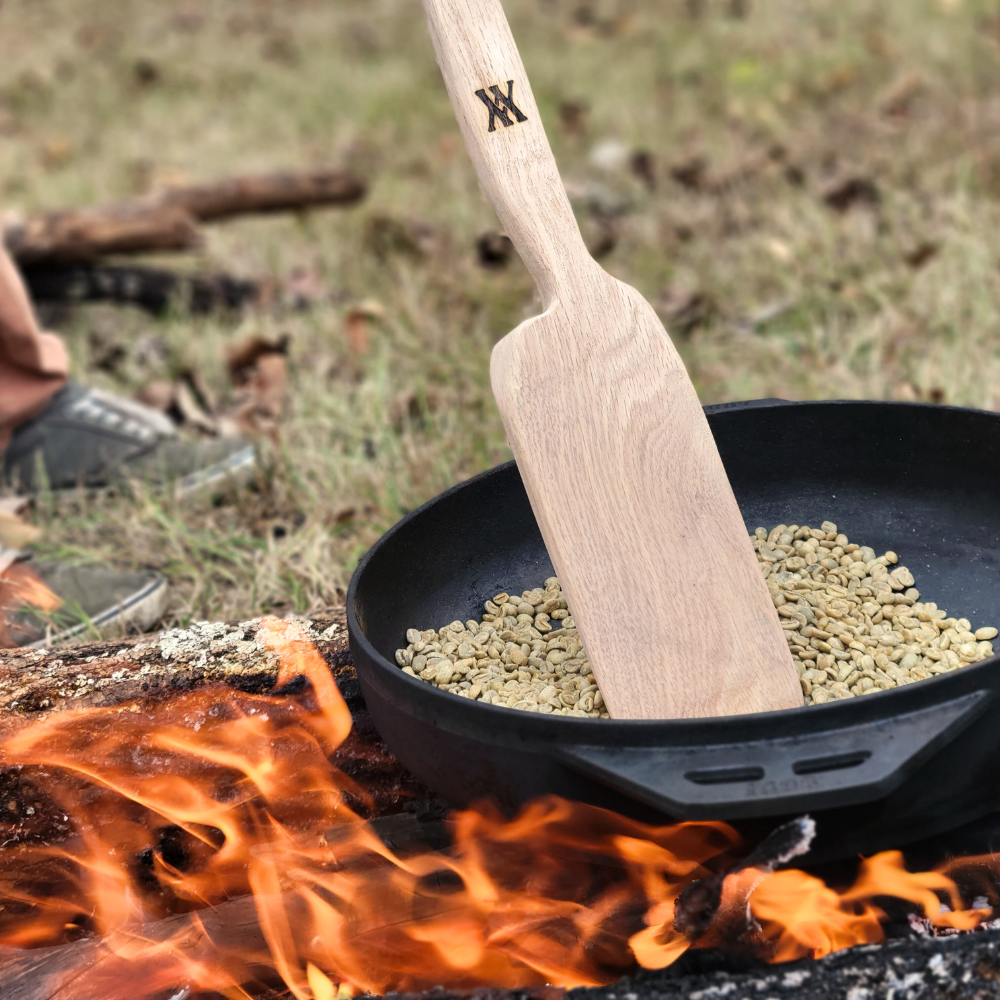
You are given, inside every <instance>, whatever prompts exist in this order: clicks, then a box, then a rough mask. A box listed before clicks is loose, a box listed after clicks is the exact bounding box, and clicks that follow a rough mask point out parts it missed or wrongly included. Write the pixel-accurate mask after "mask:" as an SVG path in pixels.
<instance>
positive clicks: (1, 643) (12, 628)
mask: <svg viewBox="0 0 1000 1000" xmlns="http://www.w3.org/2000/svg"><path fill="white" fill-rule="evenodd" d="M62 603H63V602H62V599H61V598H60V597H59V596H58V595H57V594H54V593H53V592H52V591H51V590H50V589H49V588H48V587H47V586H46V585H45V583H44V582H43V581H42V580H41V578H40V577H39V576H38V574H36V573H35V572H34V571H32V570H31V569H30V568H29V567H28V565H27V564H26V563H23V562H14V563H11V564H10V565H9V566H7V567H6V568H5V569H4V570H2V571H0V647H10V646H16V645H17V634H18V632H20V631H21V629H20V628H19V626H18V625H17V623H16V622H15V621H13V620H12V619H11V618H9V617H8V616H9V615H11V614H15V613H16V612H18V611H22V610H24V609H25V608H31V609H34V610H35V611H41V612H45V613H51V612H52V611H57V610H58V609H59V608H60V607H62ZM21 641H22V642H23V641H24V640H23V639H22V640H21Z"/></svg>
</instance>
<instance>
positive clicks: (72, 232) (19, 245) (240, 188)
mask: <svg viewBox="0 0 1000 1000" xmlns="http://www.w3.org/2000/svg"><path fill="white" fill-rule="evenodd" d="M366 190H367V188H366V185H365V182H364V181H363V180H361V179H360V178H359V177H356V176H355V175H353V174H350V173H347V172H344V171H335V170H314V171H301V172H285V173H275V174H262V175H259V176H250V177H232V178H227V179H224V180H221V181H215V182H212V183H209V184H194V185H185V186H178V187H172V188H168V189H167V190H165V191H163V192H162V193H160V194H157V195H154V196H152V197H149V198H145V199H142V200H139V201H134V202H126V203H124V204H119V205H105V206H97V207H94V208H87V209H79V210H69V211H63V212H45V213H41V214H39V215H32V216H28V217H27V218H25V219H23V220H18V221H13V222H9V223H7V224H5V225H4V228H3V242H4V244H5V245H6V247H7V249H8V250H9V251H10V253H11V255H12V256H13V257H14V258H15V259H16V260H17V261H18V262H19V263H20V264H21V265H22V266H23V265H28V264H36V265H37V264H40V263H42V262H45V263H61V264H66V263H80V262H85V261H92V260H94V259H96V258H98V257H101V256H105V255H107V254H131V253H149V252H158V251H169V250H192V249H194V248H196V247H197V246H198V245H199V244H200V243H201V233H200V230H199V228H198V223H199V222H214V221H217V220H219V219H228V218H232V217H233V216H236V215H247V214H252V213H261V212H287V211H299V210H303V209H307V208H315V207H318V206H322V205H350V204H354V203H355V202H357V201H359V200H360V199H361V198H363V197H364V195H365V192H366Z"/></svg>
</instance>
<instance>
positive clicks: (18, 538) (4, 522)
mask: <svg viewBox="0 0 1000 1000" xmlns="http://www.w3.org/2000/svg"><path fill="white" fill-rule="evenodd" d="M13 499H20V498H13ZM41 534H42V531H41V528H36V527H35V526H34V525H33V524H28V523H27V522H25V521H22V520H21V518H19V517H18V516H17V513H16V511H12V510H10V509H9V508H8V507H7V506H5V502H0V546H3V547H5V548H10V549H20V548H23V547H24V546H25V545H27V544H29V543H30V542H34V541H36V540H37V539H38V538H39V537H40V536H41Z"/></svg>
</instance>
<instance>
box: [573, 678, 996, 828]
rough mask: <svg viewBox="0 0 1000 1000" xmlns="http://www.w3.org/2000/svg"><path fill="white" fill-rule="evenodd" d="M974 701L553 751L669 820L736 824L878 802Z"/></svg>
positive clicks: (977, 709) (985, 697)
mask: <svg viewBox="0 0 1000 1000" xmlns="http://www.w3.org/2000/svg"><path fill="white" fill-rule="evenodd" d="M991 699H992V696H991V694H990V692H988V691H975V692H973V693H972V694H968V695H965V696H963V697H961V698H956V699H955V700H954V701H949V702H945V703H944V704H939V705H934V706H932V707H930V708H924V709H919V710H918V711H914V712H908V713H906V714H903V715H897V716H893V717H891V718H889V719H876V720H874V721H870V722H863V723H859V724H856V725H853V726H848V727H844V728H840V729H830V730H826V731H821V732H814V733H807V734H803V735H799V736H788V737H781V738H777V739H770V740H759V741H754V742H750V743H728V744H716V745H714V746H655V747H652V746H651V747H636V746H632V747H610V746H570V747H561V748H560V749H559V750H558V751H557V755H558V757H559V758H560V759H561V760H562V761H563V762H564V763H565V764H567V765H568V766H569V767H571V768H573V770H575V771H579V772H581V773H583V774H586V775H588V776H590V777H593V778H596V779H597V780H598V781H600V782H602V783H603V784H606V785H609V786H611V787H613V788H615V789H616V790H618V791H622V792H624V793H625V794H626V795H629V796H631V797H632V798H634V799H637V800H638V801H640V802H645V803H646V804H648V805H651V806H654V807H655V808H657V809H660V810H662V811H664V812H665V813H667V814H668V815H670V816H674V817H677V818H678V819H730V818H732V819H741V818H749V817H757V816H774V815H780V814H782V813H793V812H801V811H806V810H810V809H829V808H834V807H840V806H851V805H858V804H859V803H863V802H872V801H875V800H877V799H881V798H884V797H885V796H886V795H888V794H889V793H890V792H892V791H893V790H895V789H896V788H897V787H898V786H899V785H900V784H901V783H902V782H903V780H904V779H905V778H906V777H907V776H909V775H910V774H912V773H913V771H915V770H916V769H917V768H918V767H919V766H920V765H921V764H922V763H924V761H926V760H927V759H928V758H929V757H931V756H932V755H933V754H935V753H936V752H937V751H938V750H940V749H941V748H942V747H943V746H945V745H946V744H947V743H949V742H951V740H953V739H954V738H955V737H956V736H957V735H958V734H959V733H960V732H962V730H964V729H965V728H966V727H967V726H969V724H970V723H972V722H973V721H974V720H975V719H976V718H977V717H978V716H979V715H981V714H982V712H983V711H984V710H985V709H986V706H987V704H988V703H989V702H990V701H991Z"/></svg>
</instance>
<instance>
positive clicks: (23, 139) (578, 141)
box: [0, 0, 1000, 623]
mask: <svg viewBox="0 0 1000 1000" xmlns="http://www.w3.org/2000/svg"><path fill="white" fill-rule="evenodd" d="M504 6H505V8H506V10H507V12H508V15H509V17H510V20H511V24H512V27H513V30H514V34H515V37H516V38H517V40H518V42H519V44H520V46H521V50H522V54H523V57H524V61H525V64H526V66H527V69H528V73H529V76H530V77H531V78H532V81H533V85H534V89H535V92H536V97H537V99H538V102H539V106H540V109H541V112H542V115H543V117H544V118H545V123H546V127H547V129H548V131H549V134H550V137H551V140H552V144H553V148H554V150H555V153H556V157H557V159H558V161H559V164H560V168H561V170H562V172H563V176H564V179H565V181H566V184H567V187H568V188H569V190H570V192H571V195H572V196H573V199H574V204H575V206H576V208H577V211H578V216H579V218H580V222H581V227H582V228H583V230H584V234H585V236H586V237H587V239H588V241H590V242H591V243H592V244H596V243H597V242H598V241H600V240H601V239H602V238H606V237H607V236H608V235H609V234H611V236H612V237H613V243H614V246H613V248H612V249H610V251H609V252H607V253H606V255H605V256H604V257H603V258H602V263H603V264H604V266H605V267H606V268H607V269H608V270H609V271H611V272H612V273H613V274H615V275H616V276H617V277H620V278H622V279H623V280H625V281H628V282H629V283H631V284H633V285H635V286H636V287H637V288H639V289H640V290H641V291H642V292H643V294H645V295H646V296H647V297H648V298H649V299H650V301H652V302H653V303H654V304H655V305H656V306H657V308H658V309H660V311H661V315H663V317H664V319H665V321H666V322H667V325H668V327H669V328H670V329H671V331H672V333H673V335H674V337H675V340H676V341H677V343H678V346H679V347H680V349H681V351H682V353H683V355H684V358H685V360H686V362H687V364H688V366H689V370H690V372H691V375H692V377H693V379H694V381H695V384H696V386H697V387H698V390H699V393H700V394H701V396H702V399H703V401H705V402H715V401H723V400H730V399H739V398H751V397H757V396H783V397H786V398H791V399H806V398H834V397H849V398H895V399H926V400H932V401H937V402H945V403H953V404H960V405H968V406H978V407H995V406H1000V389H998V388H997V387H998V386H1000V338H998V331H1000V266H998V263H1000V238H998V236H997V233H998V231H1000V202H998V199H1000V129H998V127H997V126H998V125H1000V73H998V70H1000V12H998V11H997V9H996V6H995V3H994V2H992V0H991V2H985V0H910V2H908V3H906V4H888V3H880V2H875V0H835V2H834V0H809V2H803V0H767V2H766V3H764V2H762V0H749V2H746V0H744V2H740V0H701V2H699V0H505V3H504ZM142 60H145V61H147V63H149V62H151V63H152V64H153V65H154V70H155V71H154V72H153V73H152V76H153V77H155V79H153V80H152V81H151V82H147V83H140V82H139V77H140V76H141V75H142V74H140V73H137V65H138V63H139V62H140V61H142ZM146 68H147V70H148V66H147V67H146ZM149 76H150V74H149V72H146V73H145V77H146V78H148V77H149ZM0 135H2V139H3V141H2V143H0V205H2V206H3V207H4V208H7V209H13V208H16V209H26V210H30V209H37V208H56V207H63V206H77V205H84V204H90V203H93V202H98V201H105V200H114V199H120V198H125V197H131V196H134V195H136V194H138V193H140V192H142V191H145V190H148V189H149V188H150V187H151V186H155V185H157V184H160V183H164V182H168V181H170V180H176V179H177V178H179V177H187V178H190V179H194V180H198V179H209V178H213V177H218V176H222V175H225V174H229V173H238V172H247V171H252V170H266V169H275V168H284V167H296V166H309V165H328V164H333V165H340V166H347V167H350V168H351V169H354V170H357V171H359V172H361V173H363V174H364V175H365V176H366V177H368V178H369V180H370V184H371V191H370V195H369V197H368V198H367V200H366V201H365V202H364V203H362V204H361V205H360V206H358V207H355V208H352V209H348V210H331V211H322V212H314V213H312V214H309V215H307V216H302V217H295V216H288V217H280V218H268V219H247V220H241V221H237V222H233V223H229V224H225V225H217V226H213V227H211V229H210V230H209V238H208V242H207V245H206V246H205V247H204V249H203V250H202V251H201V252H200V253H199V254H197V255H190V256H188V257H187V258H184V259H183V261H182V263H183V264H184V265H185V266H187V267H189V268H190V269H192V270H199V269H225V270H227V271H230V272H232V273H236V274H239V275H244V276H250V277H257V278H262V279H268V280H273V281H274V282H276V283H280V282H282V281H283V280H284V279H286V278H287V277H288V276H289V275H290V274H292V273H293V272H295V271H296V269H299V270H303V271H306V272H308V273H309V274H311V275H313V277H314V279H315V280H316V281H317V282H319V283H320V284H321V285H322V286H323V288H324V292H323V294H322V296H321V299H320V301H318V302H317V303H316V304H314V306H313V307H312V308H311V309H309V310H305V311H301V310H295V309H293V308H291V307H290V306H288V305H287V304H283V303H282V301H281V299H280V297H279V298H278V300H277V301H276V304H274V305H272V306H270V307H268V308H266V309H260V310H258V311H253V312H248V313H246V314H244V315H240V316H231V317H213V318H199V317H192V316H188V315H185V314H183V313H182V312H180V311H175V312H174V313H172V314H171V315H169V316H167V317H164V318H162V319H155V320H154V319H151V318H149V317H147V316H144V315H141V314H138V313H134V312H131V311H129V310H126V309H123V308H108V307H80V308H78V309H76V310H74V311H73V312H62V313H60V314H58V315H51V314H50V315H48V316H47V317H46V318H47V319H49V320H50V323H51V324H52V325H55V326H56V328H58V330H59V332H61V333H62V334H63V335H64V336H65V338H66V340H67V343H68V344H69V346H70V350H71V353H72V356H73V359H74V366H75V368H74V373H75V376H76V377H77V378H78V379H80V380H81V381H84V382H87V383H90V384H95V385H100V386H101V387H103V388H106V389H109V390H111V391H114V392H118V393H122V394H126V395H131V394H133V393H135V392H136V391H138V390H139V389H141V388H142V387H143V386H144V385H146V384H148V383H149V382H150V381H153V380H157V379H170V378H173V377H175V376H176V375H177V373H178V372H180V371H182V370H184V369H191V368H195V369H197V370H199V371H200V372H201V373H202V374H203V376H204V378H205V380H206V382H207V383H208V384H209V385H210V386H211V387H212V388H213V390H214V391H216V392H218V393H220V394H222V395H224V394H225V393H226V392H227V391H228V390H227V379H226V373H225V363H224V350H225V347H226V345H228V344H231V343H233V342H236V341H239V340H241V339H244V338H246V337H248V336H268V337H274V336H279V335H283V334H287V335H288V336H289V337H290V343H291V354H290V388H289V397H288V408H287V413H286V416H285V418H284V420H283V422H282V426H281V433H280V439H279V441H278V443H277V445H276V446H270V445H268V446H267V447H266V448H265V462H264V464H263V466H262V469H261V472H260V475H259V476H258V478H257V480H256V481H255V483H254V484H253V485H252V487H251V488H249V489H247V490H244V491H242V492H240V493H237V494H235V495H232V496H229V497H226V498H224V499H223V500H222V501H221V502H218V503H209V502H207V501H203V502H200V503H198V502H192V503H185V504H175V503H173V502H168V501H165V500H163V499H162V498H157V497H156V496H155V495H152V494H148V493H144V492H142V491H139V492H138V493H137V494H136V495H135V496H119V497H112V498H109V497H104V498H98V499H93V498H91V499H87V498H84V497H73V498H69V499H58V500H57V499H54V498H44V499H43V502H41V503H39V504H38V505H36V509H35V513H34V517H35V518H36V520H37V522H38V523H39V524H41V525H42V526H43V527H44V529H45V533H44V537H43V540H42V542H41V543H40V544H41V547H42V548H43V549H44V550H45V551H47V552H50V553H59V554H63V555H65V556H67V557H71V558H79V559H104V560H109V561H112V562H114V563H116V564H119V565H122V566H133V565H148V566H155V567H157V568H159V569H161V570H163V571H164V572H165V573H166V574H167V575H168V576H169V577H170V579H171V580H172V582H173V584H174V586H173V597H172V604H171V609H170V612H169V623H184V622H187V621H190V620H193V619H201V618H212V619H218V618H233V617H240V616H246V615H251V614H255V613H258V612H260V611H264V610H275V609H281V610H286V609H295V610H299V611H307V610H309V609H310V608H312V607H315V606H319V605H322V604H327V603H331V602H334V601H336V600H337V598H338V595H339V594H340V593H341V592H342V591H343V589H344V588H345V587H346V584H347V581H348V579H349V577H350V573H351V571H352V568H353V566H354V565H355V564H356V561H357V559H358V558H359V556H360V555H361V553H363V552H364V550H365V549H366V548H367V547H368V546H369V545H370V544H371V543H372V542H373V541H374V540H375V539H376V538H377V537H378V535H379V534H380V533H381V532H382V531H384V530H385V529H386V528H387V527H389V526H390V525H391V524H392V523H393V522H394V521H396V520H397V519H398V518H399V517H400V516H401V515H402V514H403V513H405V512H406V511H407V510H410V509H412V508H413V507H415V506H417V505H418V504H420V503H421V502H423V501H425V500H427V499H429V498H430V497H432V496H433V495H435V494H436V493H437V492H439V491H441V490H442V489H444V488H446V487H447V486H449V485H450V484H452V483H454V482H456V481H458V480H461V479H463V478H466V477H468V476H470V475H473V474H474V473H476V472H478V471H480V470H482V469H485V468H487V467H489V466H491V465H494V464H496V463H498V462H501V461H504V460H505V459H507V458H508V457H509V453H508V451H507V449H506V447H505V445H504V439H503V431H502V427H501V425H500V422H499V419H498V417H497V414H496V412H495V408H494V405H493V402H492V397H491V395H490V391H489V382H488V361H489V353H490V350H491V348H492V345H493V344H494V343H495V342H496V340H497V339H499V338H500V337H501V336H503V335H504V334H505V333H506V332H507V331H508V330H509V329H511V328H512V327H513V326H514V325H516V324H517V323H518V322H519V321H520V320H521V319H523V318H525V317H526V316H529V315H531V314H532V313H533V312H534V311H536V310H537V308H538V302H537V297H536V294H535V291H534V287H533V285H532V282H531V280H530V278H529V276H528V275H527V273H526V271H525V270H524V268H523V267H522V265H521V264H520V262H519V261H517V260H516V259H514V260H513V261H511V262H510V263H509V264H508V265H507V266H506V267H501V268H493V269H489V268H485V267H483V266H482V265H481V264H480V263H479V261H478V259H477V255H476V252H475V240H476V238H477V237H478V236H479V235H480V234H481V233H483V232H485V231H487V230H490V229H495V228H496V226H497V223H496V219H495V217H494V215H493V213H492V210H491V209H490V207H489V206H488V205H487V204H486V203H485V202H484V200H483V199H482V197H481V195H480V194H479V190H478V187H477V183H476V179H475V176H474V173H473V171H472V169H471V166H470V165H469V162H468V160H467V157H466V155H465V152H464V149H463V148H462V144H461V140H460V137H459V135H458V131H457V128H456V126H455V123H454V119H453V117H452V114H451V109H450V107H449V105H448V101H447V97H446V95H445V92H444V88H443V84H442V83H441V80H440V77H439V74H438V72H437V68H436V66H435V63H434V59H433V54H432V51H431V47H430V43H429V40H428V38H427V34H426V30H425V28H424V26H423V23H422V18H421V14H420V10H419V5H418V4H417V3H416V0H337V2H336V3H330V2H328V0H285V2H282V3H278V2H277V0H274V2H266V0H255V2H253V3H251V2H249V0H217V2H215V3H212V4H197V3H193V2H190V0H159V2H156V3H154V2H152V0H115V2H111V0H72V2H70V0H7V2H6V3H5V4H4V6H3V11H2V14H0ZM639 150H642V151H646V152H647V153H648V154H649V162H651V163H652V165H653V173H652V177H651V180H652V183H649V180H650V178H648V177H647V178H646V179H644V178H643V177H641V176H639V175H638V174H637V173H636V172H635V171H634V170H633V169H631V168H630V165H629V163H630V159H631V157H632V154H633V153H635V152H636V151H639ZM699 164H700V166H699ZM850 178H855V179H857V180H859V181H861V182H863V183H862V184H861V185H860V186H858V185H856V187H857V188H858V190H861V191H862V195H864V194H865V192H868V195H869V196H868V197H860V198H858V199H856V200H855V202H854V203H853V204H852V205H851V206H850V207H849V208H848V209H847V210H845V211H838V210H835V209H834V208H831V207H830V206H829V205H828V204H827V203H826V201H825V200H824V196H825V194H826V193H827V192H828V191H829V190H830V189H831V188H835V187H837V186H838V185H841V186H842V185H843V182H844V181H845V180H847V179H850ZM872 192H874V193H872ZM386 220H389V222H388V223H387V222H386ZM414 226H419V227H423V229H422V232H424V234H425V236H426V238H424V239H422V240H418V241H416V243H415V242H414V241H413V240H412V239H410V238H409V237H408V236H407V232H412V230H413V227H414ZM393 227H395V228H393ZM408 227H409V229H408ZM386 232H389V233H390V235H391V234H392V233H395V234H396V235H395V238H394V239H387V238H386V236H385V234H386ZM379 234H381V236H379ZM605 242H609V241H608V240H607V239H605ZM418 243H419V246H418V245H417V244H418ZM178 263H179V262H178V261H176V260H171V264H172V266H177V265H178ZM363 300H375V301H376V302H378V303H379V304H380V306H381V307H382V310H383V316H382V318H380V319H376V320H372V321H370V322H369V323H368V324H367V326H366V327H365V329H364V330H363V331H362V335H361V336H358V335H357V331H355V335H354V336H351V335H349V331H348V329H347V326H346V325H345V317H346V316H347V314H348V313H349V311H350V310H351V308H352V307H353V306H354V305H356V304H357V303H358V302H361V301H363ZM109 343H111V344H113V345H115V346H116V347H117V348H119V350H118V351H117V355H118V357H117V359H116V360H115V361H114V363H113V364H109V363H107V361H106V358H107V345H108V344H109Z"/></svg>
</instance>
